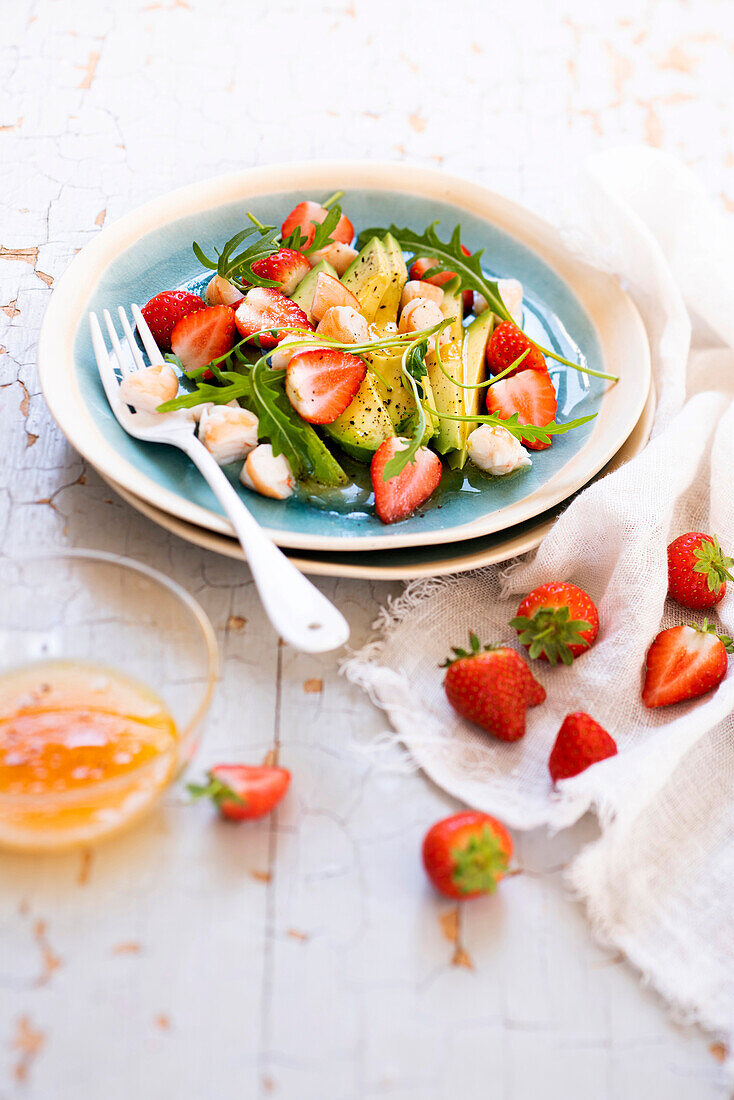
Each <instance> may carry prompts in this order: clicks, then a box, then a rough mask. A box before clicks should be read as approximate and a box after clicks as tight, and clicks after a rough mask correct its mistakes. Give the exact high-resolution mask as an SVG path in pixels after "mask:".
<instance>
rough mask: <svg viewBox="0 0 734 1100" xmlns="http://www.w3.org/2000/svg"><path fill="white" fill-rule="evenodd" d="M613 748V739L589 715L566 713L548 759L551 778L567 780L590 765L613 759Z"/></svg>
mask: <svg viewBox="0 0 734 1100" xmlns="http://www.w3.org/2000/svg"><path fill="white" fill-rule="evenodd" d="M616 752H617V745H616V742H615V740H614V738H613V737H610V735H609V734H608V733H607V731H606V730H605V729H604V727H603V726H600V725H599V723H598V722H596V721H595V720H594V719H593V718H592V717H591V715H590V714H585V713H584V712H583V711H576V712H574V713H573V714H567V715H566V717H565V718H564V719H563V723H562V725H561V728H560V729H559V731H558V736H557V737H556V742H555V744H554V746H553V748H552V750H551V754H550V758H549V760H548V770H549V771H550V774H551V779H552V780H553V782H554V783H557V782H558V780H559V779H570V777H571V776H572V775H579V773H580V772H583V771H586V769H587V768H590V767H591V765H592V764H597V763H598V762H599V761H600V760H606V759H607V757H608V756H615V755H616Z"/></svg>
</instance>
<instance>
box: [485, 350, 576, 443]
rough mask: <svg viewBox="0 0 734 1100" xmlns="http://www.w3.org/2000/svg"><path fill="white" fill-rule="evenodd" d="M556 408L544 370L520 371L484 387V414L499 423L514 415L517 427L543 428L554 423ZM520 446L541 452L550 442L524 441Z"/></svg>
mask: <svg viewBox="0 0 734 1100" xmlns="http://www.w3.org/2000/svg"><path fill="white" fill-rule="evenodd" d="M557 408H558V405H557V402H556V391H555V390H554V389H553V383H552V382H551V379H550V375H549V374H548V372H547V371H539V370H521V371H519V372H518V373H517V374H511V375H509V376H508V377H507V378H502V379H500V381H499V382H495V384H494V385H493V386H489V387H488V388H487V411H488V412H490V413H496V414H497V416H500V417H502V419H503V420H509V418H510V417H511V416H514V414H515V413H517V417H518V422H519V423H520V424H534V425H535V426H536V427H538V428H544V427H545V425H546V424H550V423H551V421H553V420H555V418H556V411H557ZM524 446H525V447H529V448H530V449H531V450H533V451H544V450H546V449H547V448H548V447H550V443H543V442H542V441H541V440H534V441H531V440H525V442H524Z"/></svg>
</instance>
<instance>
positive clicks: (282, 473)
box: [240, 443, 294, 500]
mask: <svg viewBox="0 0 734 1100" xmlns="http://www.w3.org/2000/svg"><path fill="white" fill-rule="evenodd" d="M240 481H241V482H242V484H243V485H246V486H247V488H248V489H254V491H255V492H256V493H260V494H261V496H264V497H273V498H274V499H275V500H285V499H286V498H287V497H290V496H292V495H293V486H294V478H293V471H292V470H291V467H290V463H289V462H288V459H287V458H286V457H285V455H277V456H276V455H274V454H273V448H272V445H271V444H270V443H260V444H258V446H257V447H255V449H254V450H253V451H250V453H249V455H248V456H247V458H246V459H245V464H244V466H243V467H242V469H241V470H240Z"/></svg>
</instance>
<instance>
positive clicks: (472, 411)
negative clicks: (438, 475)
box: [456, 309, 495, 469]
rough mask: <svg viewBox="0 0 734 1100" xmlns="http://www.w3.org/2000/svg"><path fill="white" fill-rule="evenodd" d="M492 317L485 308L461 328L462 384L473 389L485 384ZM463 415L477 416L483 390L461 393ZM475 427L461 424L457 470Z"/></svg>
mask: <svg viewBox="0 0 734 1100" xmlns="http://www.w3.org/2000/svg"><path fill="white" fill-rule="evenodd" d="M494 321H495V317H494V314H493V313H492V311H491V310H489V309H485V311H484V313H480V314H479V316H478V317H477V318H476V319H475V320H474V321H472V323H471V324H470V325H468V326H467V327H466V328H465V329H464V347H463V349H462V358H463V360H464V383H465V385H467V386H473V385H475V384H476V383H478V382H484V381H485V379H486V377H487V356H486V352H487V343H488V341H489V338H490V336H491V335H492V329H493V328H494ZM462 392H463V394H464V412H465V413H466V415H467V416H477V415H478V414H479V412H480V409H481V408H482V405H483V398H484V394H485V393H486V389H481V390H463V391H462ZM475 427H476V424H470V423H469V422H468V421H465V422H464V423H463V424H462V425H461V450H460V451H459V454H458V456H457V461H456V468H457V469H461V468H462V466H463V465H464V463H465V462H466V441H467V439H468V438H469V435H470V434H471V432H472V431H473V430H474V428H475Z"/></svg>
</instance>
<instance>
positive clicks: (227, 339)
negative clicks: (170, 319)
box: [171, 306, 235, 370]
mask: <svg viewBox="0 0 734 1100" xmlns="http://www.w3.org/2000/svg"><path fill="white" fill-rule="evenodd" d="M234 332H235V328H234V310H233V309H230V307H229V306H206V307H205V308H204V309H200V310H197V311H196V313H189V314H188V315H187V316H186V317H182V318H181V320H180V321H179V322H178V323H177V324H176V327H175V328H174V330H173V332H172V333H171V349H172V351H173V353H174V355H177V356H178V357H179V359H180V360H181V362H182V363H183V365H184V368H185V369H186V370H197V369H198V368H199V367H205V366H206V365H207V363H211V361H212V359H217V358H218V357H219V356H220V355H224V354H225V353H226V352H228V351H229V349H230V348H231V347H232V341H233V340H234Z"/></svg>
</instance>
